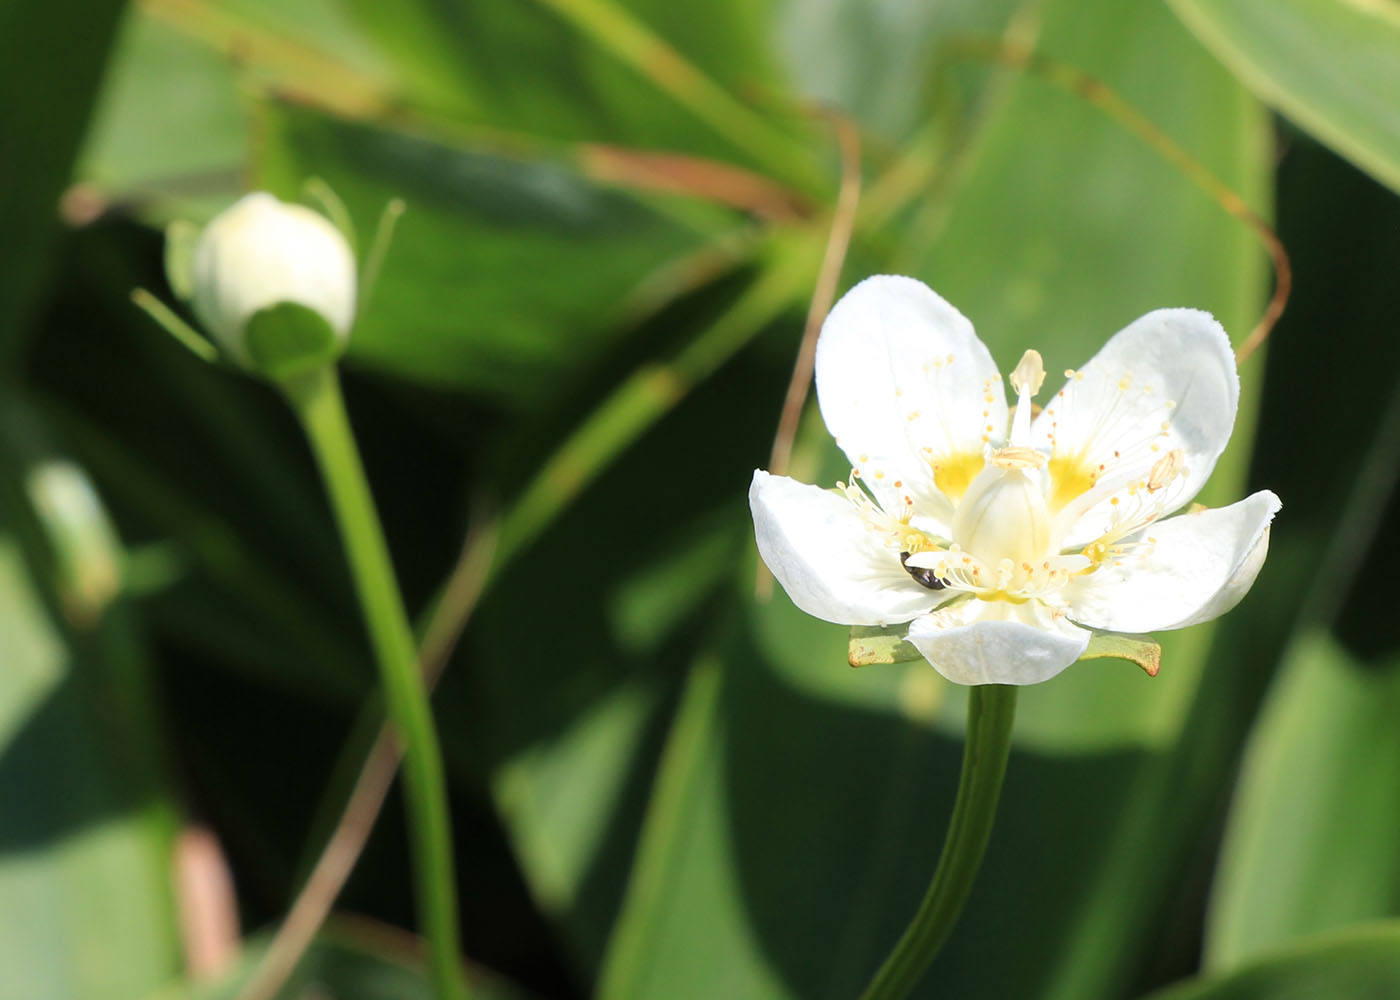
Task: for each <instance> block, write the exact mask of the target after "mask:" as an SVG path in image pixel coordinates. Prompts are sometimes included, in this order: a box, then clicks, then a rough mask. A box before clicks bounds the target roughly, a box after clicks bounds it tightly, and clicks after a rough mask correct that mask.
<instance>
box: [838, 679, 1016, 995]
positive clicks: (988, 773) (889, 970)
mask: <svg viewBox="0 0 1400 1000" xmlns="http://www.w3.org/2000/svg"><path fill="white" fill-rule="evenodd" d="M1016 690H1017V689H1016V688H1015V687H1014V686H1012V685H1008V684H979V685H976V686H974V687H973V688H972V689H971V691H970V693H969V697H968V703H967V744H966V746H965V747H964V749H963V763H962V777H961V779H960V780H959V782H958V796H957V799H956V801H955V802H954V803H953V818H952V819H951V820H950V821H949V823H948V834H947V838H946V839H945V840H944V841H943V853H942V855H940V856H939V859H938V867H937V869H935V870H934V873H933V880H932V881H931V882H930V883H929V887H928V891H927V892H926V893H924V899H923V902H922V903H920V904H919V909H918V912H917V913H915V914H914V919H913V920H911V921H910V922H909V927H908V928H907V929H906V930H905V931H904V936H903V937H901V938H900V939H899V943H898V944H897V945H895V947H894V951H892V952H891V953H890V956H889V958H887V959H885V964H884V965H882V966H880V971H879V972H877V973H875V978H874V979H872V980H871V981H870V985H869V986H867V987H866V988H865V992H864V993H863V994H862V995H861V1000H901V998H903V997H906V996H908V995H909V992H910V991H911V990H912V989H913V988H914V987H915V986H916V985H918V982H919V979H920V978H921V977H922V976H923V974H924V972H925V970H927V969H928V967H929V963H931V962H932V961H933V959H934V957H935V956H936V955H937V954H938V952H939V950H940V949H941V948H942V947H943V943H944V942H945V941H946V940H947V939H948V935H949V933H951V931H952V930H953V926H954V925H955V924H956V923H957V921H958V917H959V915H960V914H961V913H962V908H963V904H964V903H966V902H967V897H968V895H969V894H970V893H971V891H972V883H973V882H974V881H975V880H976V878H977V871H978V869H979V868H981V866H982V856H983V854H985V853H986V850H987V841H988V840H990V839H991V836H992V823H993V821H994V820H995V819H996V812H997V802H998V800H999V799H1000V798H1001V781H1002V778H1003V777H1004V776H1005V775H1006V759H1007V757H1008V756H1010V753H1011V724H1012V722H1013V721H1014V720H1015V717H1016Z"/></svg>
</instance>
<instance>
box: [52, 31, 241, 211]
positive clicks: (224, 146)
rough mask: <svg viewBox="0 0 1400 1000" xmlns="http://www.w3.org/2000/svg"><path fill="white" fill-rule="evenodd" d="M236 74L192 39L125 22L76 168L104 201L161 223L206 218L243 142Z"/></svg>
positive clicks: (236, 167) (236, 168) (227, 186)
mask: <svg viewBox="0 0 1400 1000" xmlns="http://www.w3.org/2000/svg"><path fill="white" fill-rule="evenodd" d="M246 118H247V115H246V112H245V110H244V108H243V107H242V101H241V98H240V96H239V92H238V74H237V71H236V70H235V68H234V67H233V66H232V65H230V63H229V62H228V61H227V60H225V59H223V58H221V57H220V55H219V54H218V53H217V52H215V51H213V50H212V49H210V48H209V47H208V46H207V45H206V44H204V43H202V42H200V41H199V40H198V39H196V38H192V37H190V36H188V35H186V34H183V33H181V32H180V31H179V30H177V29H176V28H174V27H172V26H171V25H170V24H168V23H165V22H163V21H159V20H155V19H153V18H151V17H149V16H146V15H143V14H142V13H140V11H139V10H138V9H137V7H135V6H134V5H133V6H132V7H131V8H130V10H129V11H128V13H127V16H126V17H125V18H124V19H123V21H122V25H121V31H120V33H119V35H118V39H117V44H116V46H115V49H114V51H113V53H112V60H111V64H110V65H109V67H108V70H107V77H106V81H105V84H104V86H103V88H102V94H101V98H100V100H99V102H98V105H97V108H96V111H95V113H94V115H93V126H92V128H91V129H90V130H89V132H88V134H87V138H86V141H85V143H84V146H83V153H82V157H81V159H80V161H79V171H78V172H79V176H80V177H81V178H82V179H83V180H84V181H86V182H88V183H89V184H91V185H92V186H94V187H95V188H96V191H97V193H98V195H99V197H101V198H103V199H108V198H116V199H122V200H124V201H128V202H131V203H134V204H135V205H136V206H137V207H138V208H140V209H142V210H144V211H146V212H148V213H150V214H151V215H152V216H153V217H154V219H155V220H156V221H158V222H160V223H164V222H166V221H169V220H171V219H172V218H177V217H179V216H180V215H182V214H188V215H191V216H194V217H196V218H198V219H199V220H200V221H204V217H206V216H208V215H210V214H212V213H213V211H215V210H216V209H218V208H222V207H223V206H224V205H226V204H227V203H228V201H229V198H230V197H231V196H232V195H233V194H235V193H237V191H238V190H239V186H240V185H239V179H240V178H239V175H240V173H241V171H242V168H243V164H244V160H245V145H246V143H247V141H248V126H247V122H246Z"/></svg>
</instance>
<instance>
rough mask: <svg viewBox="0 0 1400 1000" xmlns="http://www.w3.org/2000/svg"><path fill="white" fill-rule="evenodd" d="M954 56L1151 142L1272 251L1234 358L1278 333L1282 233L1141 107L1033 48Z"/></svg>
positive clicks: (982, 45) (958, 47)
mask: <svg viewBox="0 0 1400 1000" xmlns="http://www.w3.org/2000/svg"><path fill="white" fill-rule="evenodd" d="M949 52H950V54H951V55H953V56H956V57H961V58H971V59H982V60H987V61H990V62H995V63H1000V64H1001V65H1003V66H1008V67H1011V68H1012V69H1019V70H1024V71H1026V72H1028V73H1032V74H1034V75H1036V76H1039V77H1041V78H1042V79H1044V80H1047V81H1049V82H1050V83H1053V84H1055V85H1056V86H1058V87H1062V88H1064V89H1065V90H1068V91H1070V92H1071V93H1074V94H1077V95H1079V96H1080V97H1082V98H1084V100H1086V101H1088V102H1089V103H1090V104H1092V105H1094V106H1095V107H1097V108H1099V109H1100V110H1102V111H1103V112H1105V113H1106V114H1108V115H1110V116H1112V117H1113V118H1114V119H1116V120H1117V121H1118V122H1119V123H1120V124H1122V125H1123V126H1124V127H1125V128H1127V129H1128V130H1129V131H1130V132H1132V133H1133V134H1135V135H1136V136H1137V137H1138V138H1140V139H1142V140H1143V142H1145V143H1147V145H1148V146H1150V147H1151V148H1152V150H1153V151H1154V152H1156V153H1157V154H1158V155H1159V156H1161V157H1162V158H1163V159H1164V160H1166V161H1167V162H1168V163H1170V164H1171V165H1172V166H1174V167H1176V168H1177V169H1178V170H1180V171H1181V172H1182V173H1183V174H1185V175H1186V177H1187V178H1188V179H1189V180H1190V181H1191V182H1192V183H1193V184H1195V185H1196V187H1198V188H1200V189H1201V190H1202V191H1204V192H1205V193H1206V194H1207V195H1209V196H1210V197H1211V199H1212V200H1214V201H1215V202H1216V203H1217V204H1218V205H1220V207H1221V208H1223V209H1224V210H1225V211H1227V212H1229V213H1230V214H1231V215H1233V216H1234V217H1235V218H1236V219H1239V220H1240V221H1241V222H1243V223H1244V224H1245V225H1246V226H1248V227H1249V228H1250V230H1251V231H1252V232H1253V233H1254V235H1255V237H1256V238H1257V239H1258V240H1259V243H1260V244H1261V245H1262V246H1263V247H1264V250H1265V251H1266V252H1267V253H1268V255H1269V259H1270V261H1272V263H1273V268H1274V292H1273V295H1271V296H1270V297H1269V304H1268V305H1267V306H1266V307H1265V309H1264V314H1263V315H1262V316H1261V317H1260V318H1259V322H1258V323H1256V324H1255V325H1254V329H1253V330H1251V331H1250V332H1249V336H1247V337H1245V339H1244V342H1243V343H1241V344H1240V346H1239V348H1238V349H1237V350H1236V351H1235V360H1236V361H1237V362H1243V361H1244V360H1245V359H1246V358H1248V357H1249V356H1250V355H1252V354H1253V353H1254V352H1255V351H1257V350H1258V349H1259V348H1260V346H1261V345H1263V343H1264V341H1265V340H1267V339H1268V337H1269V334H1270V333H1272V332H1273V329H1274V326H1275V325H1276V324H1277V323H1278V320H1279V317H1280V316H1282V315H1283V310H1284V308H1285V307H1286V306H1287V305H1288V297H1289V294H1290V293H1291V292H1292V290H1293V266H1292V264H1291V263H1289V259H1288V251H1287V250H1286V249H1285V248H1284V246H1283V241H1282V240H1280V239H1279V237H1278V233H1276V232H1274V229H1273V227H1272V226H1270V225H1269V224H1268V223H1267V222H1265V221H1264V219H1263V218H1261V217H1260V215H1259V214H1258V213H1257V212H1255V211H1254V210H1253V209H1251V208H1250V207H1249V206H1248V205H1247V204H1245V201H1244V199H1243V198H1241V197H1240V196H1239V195H1238V194H1236V193H1235V192H1234V190H1232V189H1231V188H1230V186H1229V185H1227V184H1226V183H1225V182H1224V181H1222V180H1221V179H1220V178H1219V177H1217V176H1216V175H1215V174H1213V173H1212V172H1211V171H1210V169H1209V168H1208V167H1206V165H1205V164H1203V163H1202V162H1201V161H1200V160H1198V159H1196V158H1195V157H1194V156H1192V155H1191V154H1190V153H1188V152H1187V151H1186V150H1185V149H1184V148H1183V147H1182V146H1181V145H1180V144H1179V143H1177V142H1176V141H1175V140H1174V139H1172V138H1171V136H1169V135H1167V134H1166V133H1165V132H1163V131H1162V130H1161V129H1160V128H1158V127H1157V126H1156V125H1154V124H1152V122H1151V121H1149V120H1148V119H1147V118H1146V117H1145V116H1144V115H1143V114H1142V112H1140V111H1139V110H1138V109H1137V108H1135V107H1134V106H1133V105H1132V104H1130V103H1128V101H1127V100H1125V99H1124V98H1123V97H1122V96H1121V95H1120V94H1118V92H1117V91H1115V90H1113V89H1112V88H1111V87H1109V86H1108V84H1106V83H1104V82H1103V81H1102V80H1099V79H1097V78H1096V77H1093V76H1090V75H1089V74H1088V73H1085V72H1083V71H1082V70H1079V69H1076V68H1075V67H1073V66H1070V65H1068V64H1066V63H1062V62H1060V61H1059V60H1056V59H1052V58H1050V57H1049V56H1047V55H1044V54H1043V53H1040V52H1036V51H1035V50H1034V49H1030V48H1026V47H1025V46H1019V45H1014V44H1008V43H1005V42H1000V41H990V40H989V41H967V42H958V43H954V44H952V45H950V46H949Z"/></svg>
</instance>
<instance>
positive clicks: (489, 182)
mask: <svg viewBox="0 0 1400 1000" xmlns="http://www.w3.org/2000/svg"><path fill="white" fill-rule="evenodd" d="M264 139H265V141H264V144H263V156H262V160H261V164H260V167H259V170H258V174H259V178H260V182H261V183H262V184H264V185H265V186H267V187H269V188H270V189H272V190H274V191H282V192H284V193H286V194H288V195H289V196H292V195H294V194H295V193H296V192H297V191H298V190H299V189H300V186H301V183H302V181H303V180H304V179H305V178H306V177H308V176H312V175H316V176H319V177H322V178H324V179H325V181H326V182H327V183H328V184H330V186H331V187H332V188H333V189H334V190H335V191H336V192H337V193H338V194H339V195H340V196H341V197H342V198H343V199H344V200H345V202H346V204H347V205H348V206H349V208H350V211H351V213H352V214H353V215H354V217H355V218H356V219H359V220H364V221H368V220H370V219H374V218H377V217H378V215H379V212H380V210H381V209H382V208H383V206H384V204H385V203H386V202H387V201H388V200H389V199H390V198H395V197H401V198H403V199H404V200H405V202H406V203H407V211H406V212H405V214H404V216H403V218H402V219H401V220H400V221H399V223H398V227H397V229H396V230H395V236H394V240H393V244H392V245H391V246H390V247H389V251H388V255H387V257H386V258H385V263H384V268H383V271H382V272H381V274H380V277H379V281H378V284H377V285H376V287H375V289H374V296H373V301H372V302H371V303H370V304H369V307H368V308H367V309H366V311H365V313H364V314H363V316H362V317H361V318H360V319H359V321H358V322H357V324H356V328H355V335H354V337H353V338H352V340H351V343H350V350H349V357H350V358H351V359H352V360H354V361H356V362H359V363H360V364H364V365H368V366H372V367H374V368H378V369H382V370H385V371H389V372H393V373H396V374H399V375H405V376H410V377H413V378H416V379H421V380H424V381H427V382H432V383H437V384H442V385H455V386H460V387H464V388H467V389H470V390H472V391H474V392H479V393H482V394H484V395H487V396H489V397H490V398H492V399H494V400H497V401H500V402H503V403H510V404H512V405H515V406H525V405H534V406H539V405H541V404H543V403H544V402H546V401H548V400H549V399H550V398H551V397H552V395H553V394H554V393H555V392H556V391H557V390H558V389H559V384H560V379H561V377H564V376H566V375H567V374H568V373H570V372H571V371H574V370H575V369H577V367H578V366H579V365H580V364H581V363H584V362H586V361H587V360H588V359H589V358H590V357H592V356H594V355H595V354H596V353H597V352H598V351H600V350H601V349H603V348H604V347H605V346H607V345H608V344H609V343H610V342H612V341H613V340H614V339H615V338H616V337H617V336H618V333H619V331H618V328H617V310H618V307H619V304H620V301H621V300H622V299H623V298H624V297H625V296H626V295H627V294H628V293H629V292H631V291H633V290H634V289H635V288H636V286H637V285H638V284H639V283H641V281H642V280H643V279H644V278H645V277H646V276H647V275H648V274H650V273H651V272H652V271H653V270H654V269H655V268H657V267H658V266H660V265H661V264H662V263H664V262H665V261H666V260H668V259H670V258H673V257H676V256H678V255H680V254H681V253H683V252H685V251H686V250H689V249H694V248H695V247H696V246H698V245H699V242H700V240H701V238H702V236H703V233H701V232H697V231H696V230H695V229H693V228H692V227H691V225H690V224H689V223H683V222H681V221H679V220H677V219H676V218H673V217H668V216H666V215H663V214H661V213H660V212H658V211H657V210H656V209H655V208H653V207H652V206H650V205H648V204H646V203H643V202H641V201H638V200H636V199H634V198H632V197H629V196H628V195H626V194H623V193H621V192H619V191H616V190H609V189H607V188H604V187H601V186H599V185H598V184H595V183H593V182H591V181H589V180H587V179H585V178H584V177H582V176H580V175H579V174H578V173H576V172H574V171H573V170H572V169H571V168H569V167H567V166H565V165H563V164H559V163H553V162H549V161H541V160H532V159H519V158H515V157H509V156H504V155H500V154H497V153H492V152H484V151H468V150H462V149H453V148H449V147H445V146H441V145H437V144H435V143H432V142H427V141H425V140H422V139H418V138H414V137H412V136H410V135H407V134H402V133H395V132H391V131H387V130H384V129H379V128H374V127H370V126H365V125H353V124H349V123H346V122H340V121H336V120H334V119H330V118H327V117H325V116H322V115H318V114H314V113H312V112H308V111H306V110H304V109H297V108H293V107H283V106H276V107H271V108H269V109H268V112H267V116H266V133H265V136H264ZM362 228H363V227H362Z"/></svg>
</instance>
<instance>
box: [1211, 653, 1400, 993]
mask: <svg viewBox="0 0 1400 1000" xmlns="http://www.w3.org/2000/svg"><path fill="white" fill-rule="evenodd" d="M1397 718H1400V659H1396V660H1393V661H1392V662H1388V663H1382V664H1372V665H1364V664H1362V663H1359V662H1357V660H1356V659H1355V658H1354V657H1352V656H1351V655H1349V654H1348V653H1347V651H1346V650H1345V649H1344V648H1343V647H1342V646H1340V645H1339V644H1338V643H1337V642H1336V641H1335V640H1333V639H1331V638H1329V637H1328V635H1327V634H1326V632H1325V631H1323V630H1320V629H1315V630H1313V631H1311V632H1308V633H1305V634H1304V635H1303V636H1301V637H1299V638H1298V639H1297V640H1295V641H1294V643H1293V645H1292V648H1291V649H1290V652H1289V654H1288V657H1287V658H1286V659H1285V661H1284V664H1283V667H1282V670H1281V673H1280V675H1279V677H1278V679H1277V681H1276V682H1275V686H1274V688H1273V690H1272V692H1271V693H1270V696H1269V700H1268V702H1267V703H1266V704H1265V707H1264V710H1263V713H1262V714H1261V716H1260V718H1259V721H1258V722H1257V723H1256V725H1255V731H1254V733H1253V734H1252V735H1251V737H1250V743H1249V749H1248V752H1247V753H1246V754H1245V758H1244V765H1243V768H1242V770H1241V773H1240V777H1239V786H1238V791H1237V792H1236V796H1235V802H1234V806H1233V808H1232V810H1231V815H1230V825H1229V827H1228V830H1227V833H1226V838H1225V842H1224V844H1223V846H1222V848H1221V853H1220V861H1219V865H1218V869H1217V870H1218V875H1217V877H1216V883H1215V889H1214V894H1213V897H1212V901H1211V920H1210V929H1209V936H1208V938H1207V963H1208V966H1209V967H1210V968H1212V969H1234V968H1238V967H1240V966H1241V965H1243V964H1244V963H1246V962H1249V961H1252V960H1255V959H1256V958H1257V957H1258V956H1261V955H1264V954H1267V953H1268V952H1270V951H1273V950H1276V949H1277V948H1278V947H1279V946H1281V945H1283V944H1285V943H1289V942H1291V940H1292V939H1293V938H1294V937H1300V936H1304V935H1307V934H1310V933H1313V932H1316V931H1324V930H1331V929H1333V928H1336V927H1339V926H1341V925H1343V924H1347V923H1352V922H1356V921H1361V920H1368V919H1373V918H1377V917H1385V916H1392V915H1395V914H1396V912H1397V910H1400V851H1397V849H1396V843H1395V830H1396V829H1397V827H1400V727H1397V725H1396V719H1397ZM1338 995H1340V994H1338Z"/></svg>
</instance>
